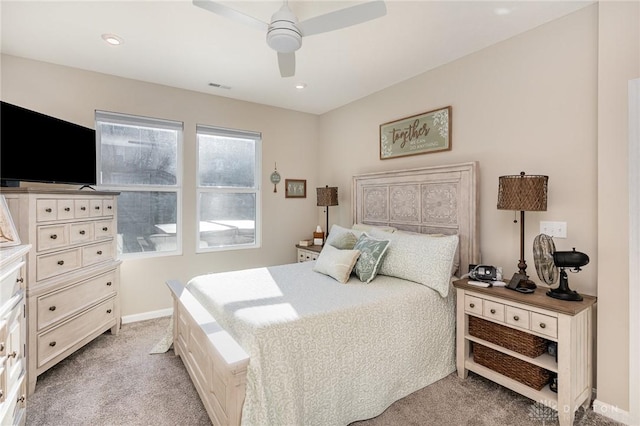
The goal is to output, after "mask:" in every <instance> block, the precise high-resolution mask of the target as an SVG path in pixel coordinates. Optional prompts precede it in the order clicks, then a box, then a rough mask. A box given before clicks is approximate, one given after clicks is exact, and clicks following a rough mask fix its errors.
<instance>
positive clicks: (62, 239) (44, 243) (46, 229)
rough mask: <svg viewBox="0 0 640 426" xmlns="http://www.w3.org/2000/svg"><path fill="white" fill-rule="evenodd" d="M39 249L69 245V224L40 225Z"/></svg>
mask: <svg viewBox="0 0 640 426" xmlns="http://www.w3.org/2000/svg"><path fill="white" fill-rule="evenodd" d="M37 238H38V240H37V241H38V244H37V246H36V247H37V250H38V251H44V250H51V249H56V248H63V247H66V246H68V245H69V225H67V224H60V225H47V226H38V236H37Z"/></svg>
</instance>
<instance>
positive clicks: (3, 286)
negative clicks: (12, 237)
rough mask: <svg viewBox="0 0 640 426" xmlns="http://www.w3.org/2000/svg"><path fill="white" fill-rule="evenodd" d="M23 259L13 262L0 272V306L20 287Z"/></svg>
mask: <svg viewBox="0 0 640 426" xmlns="http://www.w3.org/2000/svg"><path fill="white" fill-rule="evenodd" d="M24 265H25V262H24V261H21V260H20V261H17V262H13V263H11V264H10V265H8V266H7V267H6V269H3V270H2V273H0V306H2V305H4V304H5V302H7V301H8V300H9V299H11V298H12V297H13V296H14V295H15V294H16V293H17V292H18V290H20V288H22V281H23V277H22V268H23V266H24Z"/></svg>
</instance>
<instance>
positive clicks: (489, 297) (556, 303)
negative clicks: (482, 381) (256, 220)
mask: <svg viewBox="0 0 640 426" xmlns="http://www.w3.org/2000/svg"><path fill="white" fill-rule="evenodd" d="M453 285H454V287H455V288H456V297H457V314H456V315H457V320H456V322H457V327H456V367H457V369H458V377H460V378H462V379H465V378H466V377H467V374H468V372H469V371H473V372H475V373H477V374H479V375H481V376H483V377H485V378H487V379H489V380H492V381H494V382H496V383H499V384H500V385H502V386H504V387H507V388H509V389H511V390H513V391H515V392H518V393H520V394H522V395H524V396H526V397H527V398H530V399H533V400H535V401H537V402H540V403H542V404H544V405H546V406H549V407H551V408H553V409H555V410H556V411H558V420H559V422H560V425H561V426H570V425H573V420H574V417H575V411H576V410H577V409H578V407H579V406H580V405H582V406H584V407H585V408H586V407H588V406H589V404H590V402H591V392H592V344H593V335H592V327H593V325H592V316H593V305H594V304H595V303H596V298H595V297H593V296H586V295H583V298H584V300H582V301H580V302H573V301H564V300H558V299H553V298H551V297H549V296H547V295H546V294H545V293H546V288H537V289H536V290H535V292H534V293H532V294H522V293H518V292H516V291H513V290H509V289H507V288H504V287H487V288H485V287H477V286H474V285H471V284H469V283H468V279H463V280H458V281H455V282H454V283H453ZM470 319H471V322H472V323H474V324H473V327H472V328H473V330H472V332H470V327H469V324H470ZM479 323H481V324H482V325H483V326H487V325H488V326H489V327H490V328H491V327H493V330H495V333H494V332H491V331H490V332H489V333H488V334H486V335H484V338H483V337H478V336H480V335H481V334H482V333H478V332H477V330H478V328H477V324H479ZM503 332H507V334H508V333H515V335H517V336H520V337H523V338H524V341H532V342H536V343H535V344H536V345H538V347H539V346H540V344H542V345H543V346H542V347H543V348H544V347H545V346H546V345H547V344H548V343H549V342H555V343H556V344H557V346H556V348H557V349H556V355H555V356H552V355H550V354H549V353H547V352H546V351H544V353H542V354H541V355H538V356H534V357H530V356H527V355H523V353H521V352H523V351H522V350H521V349H518V348H516V349H515V350H514V349H513V348H512V349H507V348H506V347H504V346H509V345H511V344H513V342H514V341H515V340H516V339H510V340H509V341H508V344H507V345H501V344H500V342H499V341H498V344H496V343H492V342H491V341H489V340H493V341H494V342H496V341H497V340H496V339H497V336H499V335H500V334H501V333H503ZM487 339H489V340H487ZM517 340H520V339H517ZM474 346H475V347H476V353H475V354H474ZM478 346H480V347H478ZM552 346H553V345H552ZM525 352H526V351H525ZM483 353H485V354H486V353H489V354H490V356H489V357H487V356H485V355H482V354H483ZM492 357H493V358H492ZM487 359H494V360H496V359H497V360H499V361H497V363H494V364H492V363H491V362H487ZM496 370H500V372H498V371H496ZM528 370H531V371H533V372H534V373H535V374H539V373H542V375H543V376H544V375H545V374H546V375H547V376H556V377H557V393H556V392H553V391H552V390H551V389H550V387H549V385H548V384H544V383H543V384H542V385H541V387H542V388H541V389H540V390H538V389H537V388H536V387H537V386H535V385H527V384H525V383H524V382H526V381H527V380H526V379H524V380H523V379H522V377H521V376H522V372H523V371H524V372H526V371H528ZM514 371H515V373H513V372H514ZM532 386H533V387H532Z"/></svg>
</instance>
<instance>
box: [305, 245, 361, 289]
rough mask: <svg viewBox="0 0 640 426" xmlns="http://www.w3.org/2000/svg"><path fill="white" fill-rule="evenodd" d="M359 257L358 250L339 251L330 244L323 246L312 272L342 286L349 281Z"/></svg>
mask: <svg viewBox="0 0 640 426" xmlns="http://www.w3.org/2000/svg"><path fill="white" fill-rule="evenodd" d="M359 256H360V250H339V249H337V248H335V247H333V246H332V245H330V244H325V246H324V247H323V248H322V251H321V252H320V256H318V259H317V260H316V264H315V265H314V266H313V270H314V271H316V272H320V273H321V274H325V275H328V276H330V277H332V278H334V279H335V280H336V281H339V282H341V283H342V284H344V283H346V282H347V281H349V276H350V275H351V271H352V270H353V267H354V266H355V264H356V262H357V261H358V257H359Z"/></svg>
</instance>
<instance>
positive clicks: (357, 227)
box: [351, 223, 398, 232]
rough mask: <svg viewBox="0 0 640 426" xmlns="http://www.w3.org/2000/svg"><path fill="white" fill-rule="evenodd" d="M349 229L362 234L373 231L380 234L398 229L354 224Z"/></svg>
mask: <svg viewBox="0 0 640 426" xmlns="http://www.w3.org/2000/svg"><path fill="white" fill-rule="evenodd" d="M351 229H355V230H356V231H363V232H370V231H372V230H374V229H375V230H377V231H382V232H395V231H396V230H397V229H398V228H394V227H393V226H376V225H367V224H364V223H354V224H353V226H352V227H351Z"/></svg>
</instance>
